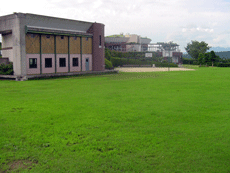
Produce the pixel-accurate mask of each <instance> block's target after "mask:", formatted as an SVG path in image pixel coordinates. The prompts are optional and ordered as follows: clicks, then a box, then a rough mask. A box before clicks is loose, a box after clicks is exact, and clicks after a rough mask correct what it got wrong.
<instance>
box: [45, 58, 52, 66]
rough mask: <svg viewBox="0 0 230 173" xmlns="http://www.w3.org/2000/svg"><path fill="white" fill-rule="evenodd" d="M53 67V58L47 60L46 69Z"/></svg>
mask: <svg viewBox="0 0 230 173" xmlns="http://www.w3.org/2000/svg"><path fill="white" fill-rule="evenodd" d="M51 67H52V58H45V68H51Z"/></svg>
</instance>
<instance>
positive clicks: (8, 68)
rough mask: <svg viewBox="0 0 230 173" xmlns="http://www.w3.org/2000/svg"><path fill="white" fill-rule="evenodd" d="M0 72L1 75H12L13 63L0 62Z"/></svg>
mask: <svg viewBox="0 0 230 173" xmlns="http://www.w3.org/2000/svg"><path fill="white" fill-rule="evenodd" d="M0 74H2V75H13V74H14V71H13V63H10V64H7V65H5V64H1V65H0Z"/></svg>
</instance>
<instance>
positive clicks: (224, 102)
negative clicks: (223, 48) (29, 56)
mask: <svg viewBox="0 0 230 173" xmlns="http://www.w3.org/2000/svg"><path fill="white" fill-rule="evenodd" d="M229 72H230V69H229V68H222V69H221V68H199V69H198V70H196V71H185V72H153V73H121V74H118V75H104V76H92V77H89V76H88V77H77V78H65V79H55V80H38V81H36V80H34V81H25V82H15V81H0V89H1V90H0V98H1V101H0V105H1V111H0V148H1V152H0V168H1V167H2V168H1V169H0V170H6V169H7V168H8V167H9V165H7V163H10V162H12V161H14V160H32V161H37V162H38V164H36V165H34V167H33V169H32V170H33V172H45V171H46V172H103V171H105V172H119V171H122V172H153V171H154V172H188V171H190V172H229V171H230V166H229V165H230V159H229V154H230V151H229V148H230V138H229V136H230V126H229V124H230V118H229V117H230V116H229V115H230V92H229V85H230V75H229ZM24 171H26V170H24Z"/></svg>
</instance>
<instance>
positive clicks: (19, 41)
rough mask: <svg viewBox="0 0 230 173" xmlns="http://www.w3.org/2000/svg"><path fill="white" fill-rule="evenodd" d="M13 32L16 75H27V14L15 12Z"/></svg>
mask: <svg viewBox="0 0 230 173" xmlns="http://www.w3.org/2000/svg"><path fill="white" fill-rule="evenodd" d="M12 34H13V62H14V63H13V66H14V75H22V76H24V75H26V49H25V45H26V43H25V15H24V14H21V13H15V19H14V25H13V28H12Z"/></svg>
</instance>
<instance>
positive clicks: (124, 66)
mask: <svg viewBox="0 0 230 173" xmlns="http://www.w3.org/2000/svg"><path fill="white" fill-rule="evenodd" d="M122 67H152V66H151V65H122Z"/></svg>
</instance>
